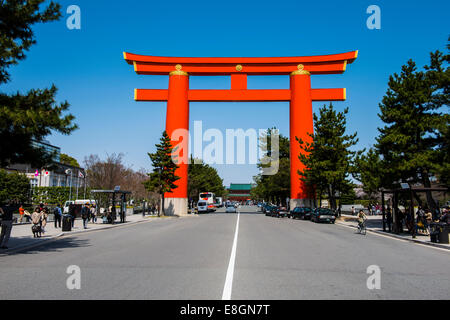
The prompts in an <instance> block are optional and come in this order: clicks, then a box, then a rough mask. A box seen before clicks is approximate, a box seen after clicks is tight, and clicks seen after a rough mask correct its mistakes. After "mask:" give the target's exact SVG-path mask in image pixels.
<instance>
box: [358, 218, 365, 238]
mask: <svg viewBox="0 0 450 320" xmlns="http://www.w3.org/2000/svg"><path fill="white" fill-rule="evenodd" d="M366 231H367V230H366V222H365V221H364V222H363V223H358V233H359V234H362V235H366Z"/></svg>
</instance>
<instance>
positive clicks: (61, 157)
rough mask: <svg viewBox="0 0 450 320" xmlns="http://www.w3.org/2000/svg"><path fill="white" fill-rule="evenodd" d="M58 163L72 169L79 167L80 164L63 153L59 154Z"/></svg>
mask: <svg viewBox="0 0 450 320" xmlns="http://www.w3.org/2000/svg"><path fill="white" fill-rule="evenodd" d="M59 162H60V163H62V164H67V165H69V166H72V167H78V168H79V167H80V164H79V163H78V161H77V159H75V158H73V157H71V156H69V155H67V154H65V153H61V154H60V155H59Z"/></svg>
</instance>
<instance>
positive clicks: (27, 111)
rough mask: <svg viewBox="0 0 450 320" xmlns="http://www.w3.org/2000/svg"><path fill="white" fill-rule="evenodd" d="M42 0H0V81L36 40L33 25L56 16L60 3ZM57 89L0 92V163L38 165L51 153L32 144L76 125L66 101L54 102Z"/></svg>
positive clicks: (59, 14) (23, 57) (65, 131)
mask: <svg viewBox="0 0 450 320" xmlns="http://www.w3.org/2000/svg"><path fill="white" fill-rule="evenodd" d="M43 2H44V0H27V1H25V0H5V1H0V85H1V84H4V83H7V82H9V81H10V80H11V79H10V78H11V77H10V74H9V72H8V69H9V68H10V67H11V66H13V65H16V64H18V63H19V61H21V60H23V59H25V58H26V55H25V52H26V51H28V50H29V49H30V47H31V46H32V45H33V44H35V43H36V40H35V38H34V32H33V25H35V24H37V23H46V22H50V21H54V20H58V19H59V18H60V17H61V12H60V9H61V6H60V5H59V4H56V3H54V2H50V3H48V4H47V6H46V7H45V8H44V9H43V10H40V9H41V8H40V6H41V4H42V3H43ZM56 92H57V89H56V87H55V86H52V87H51V88H49V89H33V90H30V91H29V92H28V93H26V94H21V93H16V94H12V95H10V94H5V93H2V92H0V150H1V152H0V166H6V165H9V164H11V163H18V162H20V163H29V164H31V165H33V166H35V167H38V168H39V167H42V166H45V165H47V164H49V163H51V162H52V158H53V156H54V155H53V154H48V153H47V152H46V151H45V150H44V149H42V148H36V147H34V146H33V144H32V140H38V141H41V140H43V139H44V138H45V136H47V135H49V134H50V133H51V132H52V131H55V132H59V133H62V134H70V133H71V132H72V131H73V130H75V129H76V128H77V126H76V125H75V124H73V123H72V121H73V120H74V116H73V115H71V114H66V115H64V113H65V112H66V111H67V110H68V108H69V104H68V103H67V102H63V103H61V104H57V103H56V100H55V96H56Z"/></svg>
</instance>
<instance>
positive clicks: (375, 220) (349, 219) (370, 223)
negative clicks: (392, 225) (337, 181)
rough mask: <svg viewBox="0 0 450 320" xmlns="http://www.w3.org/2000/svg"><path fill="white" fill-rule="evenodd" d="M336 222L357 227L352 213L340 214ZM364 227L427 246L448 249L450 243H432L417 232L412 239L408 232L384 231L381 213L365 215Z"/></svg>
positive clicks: (428, 237) (449, 248)
mask: <svg viewBox="0 0 450 320" xmlns="http://www.w3.org/2000/svg"><path fill="white" fill-rule="evenodd" d="M336 223H337V224H340V225H344V226H349V227H353V228H355V229H356V228H357V218H356V217H355V216H352V215H346V214H342V215H341V218H338V219H337V220H336ZM366 227H367V231H371V232H374V233H377V234H381V235H384V236H387V237H392V238H396V239H400V240H404V241H411V242H415V243H420V244H424V245H429V246H433V247H438V248H442V249H447V250H450V244H444V243H433V242H431V240H430V236H425V235H422V234H417V235H416V238H414V239H413V237H412V236H411V235H410V234H409V233H401V234H395V233H390V232H384V231H383V216H381V215H378V216H367V221H366ZM386 229H387V226H386Z"/></svg>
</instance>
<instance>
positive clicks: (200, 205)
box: [197, 200, 209, 213]
mask: <svg viewBox="0 0 450 320" xmlns="http://www.w3.org/2000/svg"><path fill="white" fill-rule="evenodd" d="M197 212H198V213H208V212H209V210H208V203H207V202H206V201H204V200H200V201H199V202H197Z"/></svg>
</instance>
